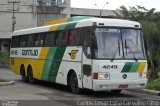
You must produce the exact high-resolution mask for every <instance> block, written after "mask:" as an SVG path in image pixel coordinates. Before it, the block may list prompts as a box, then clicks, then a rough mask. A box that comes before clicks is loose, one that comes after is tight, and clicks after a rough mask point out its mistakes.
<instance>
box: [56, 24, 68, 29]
mask: <svg viewBox="0 0 160 106" xmlns="http://www.w3.org/2000/svg"><path fill="white" fill-rule="evenodd" d="M65 27H66V24H62V25H59V26H58V28H57V30H63V29H65Z"/></svg>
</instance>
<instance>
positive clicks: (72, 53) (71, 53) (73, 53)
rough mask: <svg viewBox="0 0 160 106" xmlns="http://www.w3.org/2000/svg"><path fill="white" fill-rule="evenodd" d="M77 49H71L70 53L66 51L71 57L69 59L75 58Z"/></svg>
mask: <svg viewBox="0 0 160 106" xmlns="http://www.w3.org/2000/svg"><path fill="white" fill-rule="evenodd" d="M77 52H78V50H72V51H71V52H70V53H68V54H69V55H70V57H71V59H75V58H76V54H77Z"/></svg>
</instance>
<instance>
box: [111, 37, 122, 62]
mask: <svg viewBox="0 0 160 106" xmlns="http://www.w3.org/2000/svg"><path fill="white" fill-rule="evenodd" d="M120 49H121V48H120V41H119V39H118V47H117V48H116V50H115V52H114V53H113V55H112V59H111V61H113V60H114V59H115V57H116V55H117V53H118V52H119V56H120V55H121V53H120Z"/></svg>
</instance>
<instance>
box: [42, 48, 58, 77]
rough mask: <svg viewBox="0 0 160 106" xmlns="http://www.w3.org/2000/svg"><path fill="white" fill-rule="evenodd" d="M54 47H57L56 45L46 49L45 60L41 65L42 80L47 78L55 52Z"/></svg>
mask: <svg viewBox="0 0 160 106" xmlns="http://www.w3.org/2000/svg"><path fill="white" fill-rule="evenodd" d="M56 49H57V48H56V47H51V48H49V51H48V54H47V57H46V61H45V64H44V67H43V72H42V79H43V80H47V77H48V74H49V70H50V67H51V63H52V61H53V60H52V59H53V57H54V55H55V53H56Z"/></svg>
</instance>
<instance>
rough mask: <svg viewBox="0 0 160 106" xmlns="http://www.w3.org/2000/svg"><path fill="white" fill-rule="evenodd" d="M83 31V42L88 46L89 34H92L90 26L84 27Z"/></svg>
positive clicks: (89, 41)
mask: <svg viewBox="0 0 160 106" xmlns="http://www.w3.org/2000/svg"><path fill="white" fill-rule="evenodd" d="M83 32H84V36H85V42H84V43H85V45H86V46H87V47H88V46H90V44H91V35H92V32H91V28H89V27H88V28H84V29H83Z"/></svg>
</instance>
